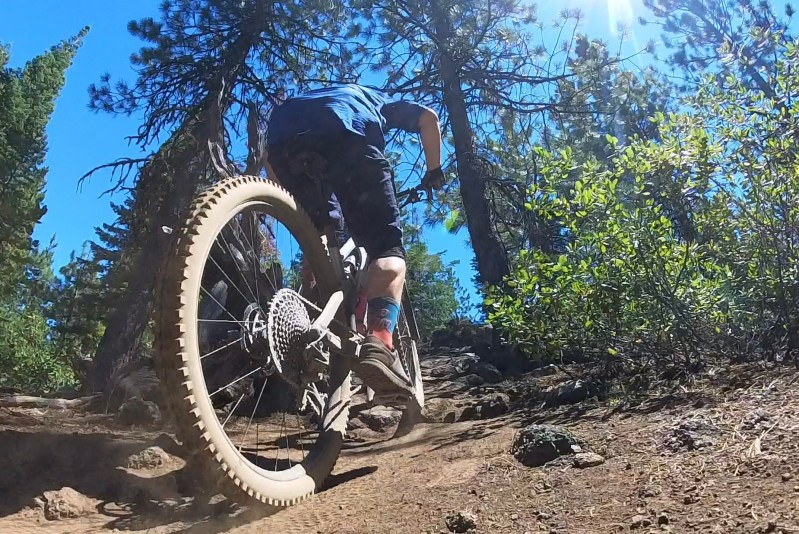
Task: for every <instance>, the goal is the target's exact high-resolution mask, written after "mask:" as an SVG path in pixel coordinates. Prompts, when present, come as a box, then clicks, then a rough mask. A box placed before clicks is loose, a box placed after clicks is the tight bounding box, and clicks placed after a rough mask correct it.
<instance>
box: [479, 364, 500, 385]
mask: <svg viewBox="0 0 799 534" xmlns="http://www.w3.org/2000/svg"><path fill="white" fill-rule="evenodd" d="M471 371H472V372H473V373H474V374H476V375H477V376H479V377H480V378H482V379H483V380H484V381H485V382H487V383H489V384H496V383H497V382H502V380H503V378H504V377H503V376H502V373H500V372H499V369H497V368H496V367H495V366H493V365H491V364H490V363H485V362H477V363H475V364H474V365H473V366H472V369H471Z"/></svg>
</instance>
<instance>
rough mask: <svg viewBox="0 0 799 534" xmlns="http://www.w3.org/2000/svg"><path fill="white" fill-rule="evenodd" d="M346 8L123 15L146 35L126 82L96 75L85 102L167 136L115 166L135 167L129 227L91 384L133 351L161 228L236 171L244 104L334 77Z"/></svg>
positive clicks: (266, 3)
mask: <svg viewBox="0 0 799 534" xmlns="http://www.w3.org/2000/svg"><path fill="white" fill-rule="evenodd" d="M346 17H347V12H346V10H345V6H343V5H339V4H337V3H332V4H331V3H326V2H323V1H322V0H310V1H306V2H302V3H289V4H287V3H283V2H275V1H272V0H244V1H242V2H235V3H231V2H229V1H225V0H168V1H166V2H164V3H163V4H162V7H161V19H160V20H159V21H156V20H154V19H152V18H147V19H143V20H141V21H134V22H131V23H130V25H129V30H130V31H131V33H132V34H134V35H135V36H137V37H140V38H141V39H143V40H144V41H145V42H146V43H147V45H146V46H144V47H143V48H142V49H141V51H140V52H139V53H138V54H135V55H134V56H133V57H132V61H133V63H134V64H135V65H136V66H137V67H138V79H137V80H136V83H135V84H131V85H128V84H126V83H124V82H121V83H116V84H112V83H111V81H110V79H109V78H108V77H104V78H103V80H101V82H100V84H99V85H97V86H93V87H91V88H90V93H91V105H92V106H93V107H94V108H95V109H96V110H100V111H105V112H110V113H121V114H128V113H131V112H133V111H137V110H138V111H141V112H143V115H144V121H143V123H142V124H141V126H140V127H139V129H138V132H137V134H136V136H135V139H136V142H137V143H138V144H139V145H140V146H141V147H142V148H144V149H151V146H152V145H154V144H155V143H157V142H158V140H159V139H163V138H165V137H166V138H168V141H167V142H166V143H164V145H162V146H161V147H160V148H159V149H158V150H157V151H156V152H155V153H154V154H153V155H152V156H151V157H148V158H144V159H143V160H127V161H125V162H124V163H123V169H125V170H126V171H130V170H131V168H133V170H134V171H136V180H135V183H134V184H133V188H132V189H133V192H132V198H131V205H130V210H131V218H130V219H131V220H130V221H129V222H128V223H127V229H126V230H125V232H127V233H128V234H129V235H127V236H125V237H124V239H125V240H126V243H125V245H124V247H123V248H122V249H121V250H120V253H119V256H118V258H119V261H122V262H124V263H125V265H126V266H124V267H120V266H119V265H118V264H117V263H116V261H115V262H114V263H112V264H111V266H110V271H109V273H110V274H109V276H111V274H113V276H114V277H117V279H119V280H121V279H123V278H124V279H125V280H126V285H125V287H124V290H123V291H122V292H121V295H120V298H119V299H118V300H117V301H116V302H115V305H114V307H113V308H112V309H111V311H110V313H109V315H108V319H107V325H106V330H105V333H104V335H103V338H102V340H101V342H100V344H99V346H98V350H97V356H96V358H95V368H94V373H93V388H94V389H96V390H103V389H105V387H106V386H107V379H108V377H109V376H110V374H111V372H112V370H113V368H114V366H115V362H117V361H118V360H120V359H121V360H123V361H124V360H127V359H130V358H131V357H132V355H134V354H136V353H137V352H138V350H139V345H140V341H141V339H142V337H143V336H144V334H145V331H146V328H147V325H148V323H149V320H150V316H151V312H152V309H153V306H154V297H155V293H156V291H155V289H156V287H155V286H156V283H157V281H158V280H160V279H162V278H163V269H164V267H165V262H166V258H167V257H168V255H169V254H170V253H171V252H172V251H173V250H174V235H173V236H169V235H167V234H164V233H163V232H161V228H162V227H169V228H176V227H178V226H179V225H180V223H181V222H182V216H183V215H184V214H185V211H186V209H187V208H188V206H189V203H190V201H191V199H192V198H193V196H194V195H195V193H196V192H197V191H198V189H199V188H201V187H202V186H204V185H207V184H208V183H209V182H211V181H212V180H214V179H216V178H218V177H219V176H225V175H228V174H231V173H236V172H239V170H238V169H237V168H236V166H235V163H234V162H233V161H231V159H232V158H231V157H230V156H229V150H228V149H229V147H228V141H229V140H230V139H232V138H235V137H236V135H237V134H238V133H239V132H243V131H246V127H247V122H246V115H247V113H248V112H249V113H250V114H252V113H253V111H258V110H260V109H268V108H269V106H270V105H271V103H273V102H275V101H277V100H279V99H280V98H281V97H282V96H283V95H285V93H286V92H288V91H291V90H292V89H293V87H295V86H303V85H305V84H307V83H308V82H309V81H311V80H328V79H331V78H338V79H341V78H343V77H345V76H344V74H342V73H343V72H344V71H346V70H347V69H348V68H349V65H350V59H351V48H352V47H351V46H350V44H349V43H348V41H347V40H346V39H337V38H336V37H335V32H334V31H333V30H334V29H336V28H338V27H339V25H340V24H343V23H344V21H346ZM251 151H252V150H251ZM256 159H257V158H256ZM248 164H250V165H249V166H251V167H252V165H251V164H252V162H251V161H248ZM254 168H255V170H253V171H252V172H259V170H258V168H257V165H255V166H254ZM123 175H124V174H123ZM119 237H120V238H121V237H122V236H121V235H120V236H119Z"/></svg>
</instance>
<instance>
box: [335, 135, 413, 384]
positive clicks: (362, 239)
mask: <svg viewBox="0 0 799 534" xmlns="http://www.w3.org/2000/svg"><path fill="white" fill-rule="evenodd" d="M329 179H330V181H331V184H332V185H333V189H334V191H335V192H336V193H337V195H338V198H339V201H340V202H341V208H342V212H343V215H344V219H345V220H346V221H347V227H348V229H349V231H350V233H351V234H352V236H353V239H355V242H356V243H357V244H358V245H360V246H363V247H364V248H365V249H366V252H367V254H368V255H369V258H370V260H371V261H370V264H369V267H368V271H367V280H366V287H365V289H366V299H367V339H366V342H365V343H364V345H363V347H362V348H361V354H362V357H361V366H360V367H361V369H360V370H359V373H360V374H361V376H362V378H363V379H364V380H365V381H367V383H369V379H370V378H371V379H372V380H373V381H375V382H373V383H372V384H369V385H370V386H372V388H373V389H375V390H376V391H378V392H391V391H395V390H396V389H397V388H398V387H399V389H402V390H407V389H408V386H409V383H410V382H409V380H408V379H407V375H406V374H405V373H404V371H403V370H402V365H401V363H400V362H399V359H398V358H397V355H396V353H395V351H394V350H393V339H392V335H393V331H394V328H395V326H396V323H397V318H398V316H399V306H400V301H401V298H402V288H403V285H404V282H405V251H404V248H403V246H402V227H401V223H400V217H399V209H398V207H397V201H396V197H395V194H394V182H393V174H392V172H391V166H390V165H389V163H388V161H386V159H385V157H384V156H383V153H382V151H381V150H380V148H378V147H376V146H373V145H368V144H366V143H364V142H363V141H362V140H360V139H357V140H352V142H351V143H350V146H348V147H347V148H346V149H345V150H343V151H342V152H341V153H340V154H339V157H338V158H337V159H336V160H335V162H333V161H331V168H330V172H329ZM367 365H373V366H374V368H373V369H364V367H365V366H367ZM375 368H376V369H378V373H375V372H374V369H375ZM386 379H388V380H386Z"/></svg>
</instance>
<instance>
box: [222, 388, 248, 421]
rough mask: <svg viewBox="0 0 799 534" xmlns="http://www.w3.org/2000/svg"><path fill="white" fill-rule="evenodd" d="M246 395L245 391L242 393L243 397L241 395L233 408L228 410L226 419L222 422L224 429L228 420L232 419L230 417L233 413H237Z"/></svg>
mask: <svg viewBox="0 0 799 534" xmlns="http://www.w3.org/2000/svg"><path fill="white" fill-rule="evenodd" d="M244 395H245V394H244V393H242V394H241V397H239V400H238V401H236V405H235V406H234V407H233V409H232V410H230V412H228V414H227V417H225V421H224V422H223V423H222V429H223V430H224V428H225V427H226V426H227V422H228V421H230V418H231V417H233V414H234V413H236V408H238V407H239V404H241V401H243V400H244Z"/></svg>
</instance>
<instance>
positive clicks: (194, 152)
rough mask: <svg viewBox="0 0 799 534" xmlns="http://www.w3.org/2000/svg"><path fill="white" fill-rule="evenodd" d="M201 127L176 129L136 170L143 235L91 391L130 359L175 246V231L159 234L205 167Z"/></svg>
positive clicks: (184, 204)
mask: <svg viewBox="0 0 799 534" xmlns="http://www.w3.org/2000/svg"><path fill="white" fill-rule="evenodd" d="M202 128H203V125H202V124H200V123H195V125H194V127H193V128H191V129H190V130H189V131H188V132H185V133H184V132H183V131H182V129H181V130H179V131H178V132H177V133H176V134H174V135H173V137H172V139H170V141H168V142H167V144H166V145H165V146H169V145H173V144H174V145H177V146H179V147H180V148H177V149H173V150H172V151H169V155H168V156H167V155H166V152H168V151H165V150H161V151H159V153H158V154H156V156H154V158H153V160H152V161H151V162H149V163H148V164H147V165H146V166H145V167H144V168H143V169H142V171H141V174H140V177H139V181H138V183H137V185H136V202H135V203H134V210H135V212H136V213H139V214H145V213H146V214H148V218H147V220H146V221H143V222H142V223H143V224H144V225H145V229H144V232H143V233H144V234H145V236H146V237H144V238H143V239H142V247H141V249H140V250H139V251H138V254H136V256H135V257H134V259H133V263H132V265H131V268H130V271H129V272H130V276H131V278H130V279H129V280H128V285H127V288H126V289H125V292H124V293H123V294H122V298H121V300H120V301H119V302H117V303H115V307H114V308H113V309H112V310H111V311H110V313H109V315H108V319H107V321H106V329H105V332H104V333H103V337H102V339H101V340H100V343H99V344H98V346H97V354H96V356H95V359H94V368H93V372H92V390H93V391H104V390H106V389H107V386H108V385H109V384H108V383H109V378H110V377H111V375H112V374H113V372H114V370H115V369H116V368H117V367H119V366H120V365H124V364H125V363H127V362H130V361H131V360H133V359H135V358H136V352H137V351H138V349H139V346H140V344H141V339H142V336H143V335H144V332H145V330H146V329H147V323H148V322H149V320H150V315H151V313H152V310H153V302H154V293H155V291H154V290H155V287H156V281H157V280H159V279H161V278H162V277H163V271H164V269H165V267H166V260H167V258H168V256H169V254H170V252H172V251H173V250H174V247H175V234H174V233H173V234H168V233H165V232H164V231H163V230H162V227H167V228H172V229H177V228H178V227H179V226H180V224H181V223H182V221H181V217H182V215H183V214H185V212H186V210H187V208H188V207H189V204H190V203H191V200H192V197H193V196H194V191H195V190H196V189H197V186H198V184H199V181H200V179H201V177H202V176H203V175H204V172H203V171H204V169H203V167H204V166H207V160H208V159H209V157H208V152H207V148H206V147H205V146H203V145H202V144H200V143H199V142H198V139H202V138H203V137H202V134H203V132H202V131H201V130H202ZM173 141H174V142H173ZM167 158H168V159H169V162H167ZM198 160H200V161H198ZM203 160H204V161H203Z"/></svg>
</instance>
